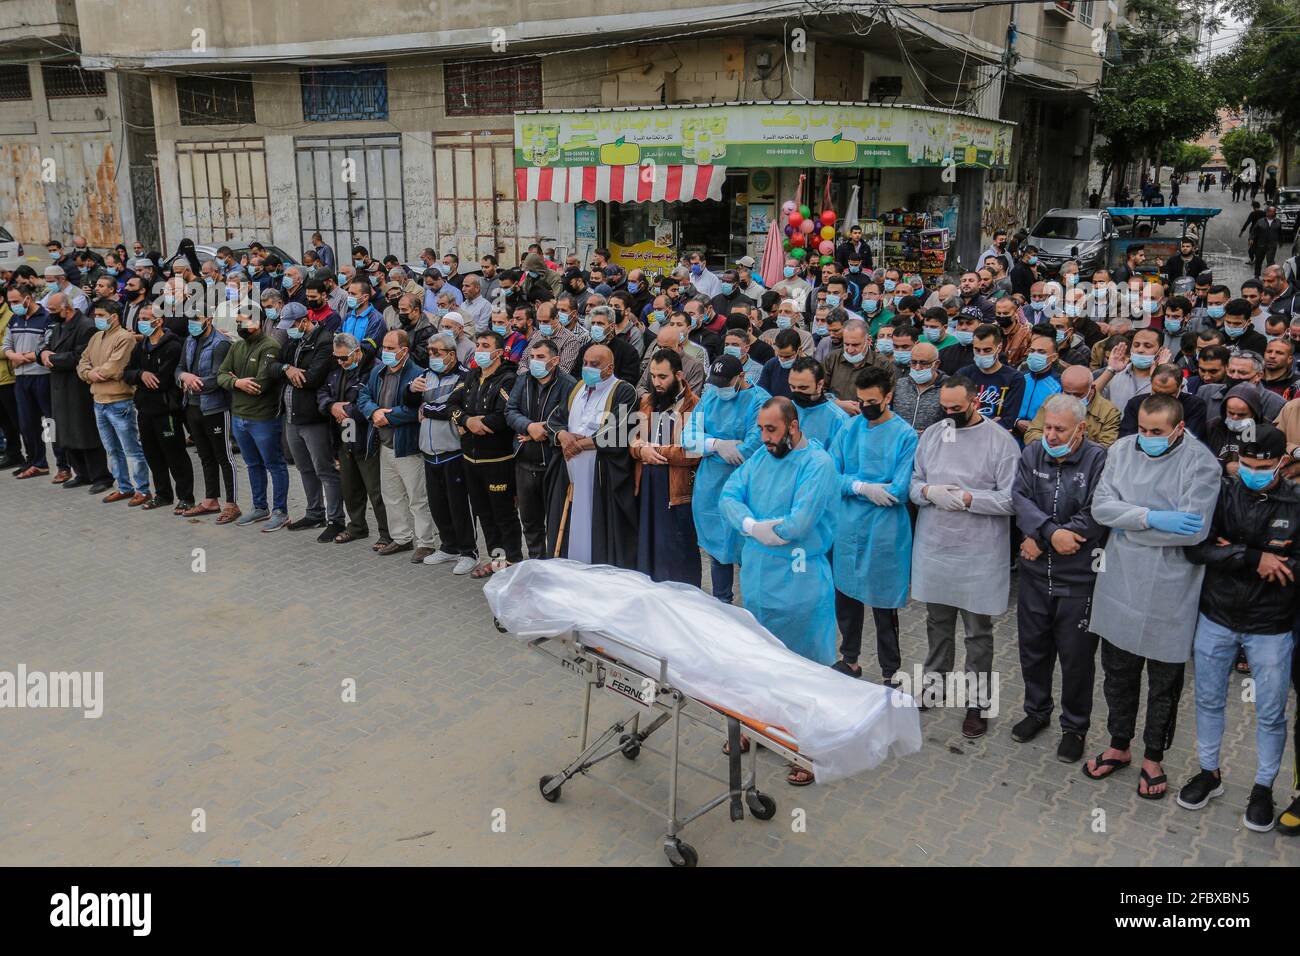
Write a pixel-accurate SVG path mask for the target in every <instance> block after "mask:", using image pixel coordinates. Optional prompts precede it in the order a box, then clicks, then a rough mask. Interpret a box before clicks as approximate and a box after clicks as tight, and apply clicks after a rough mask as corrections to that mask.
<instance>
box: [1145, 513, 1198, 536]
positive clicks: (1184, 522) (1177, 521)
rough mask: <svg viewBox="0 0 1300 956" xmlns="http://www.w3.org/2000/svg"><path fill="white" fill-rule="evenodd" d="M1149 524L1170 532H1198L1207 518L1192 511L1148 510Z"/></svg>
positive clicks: (1158, 529) (1159, 529)
mask: <svg viewBox="0 0 1300 956" xmlns="http://www.w3.org/2000/svg"><path fill="white" fill-rule="evenodd" d="M1147 524H1148V525H1150V526H1151V527H1153V528H1155V529H1156V530H1157V531H1165V532H1167V533H1169V534H1188V535H1190V534H1196V532H1198V531H1200V530H1201V526H1202V525H1204V524H1205V519H1204V518H1202V517H1201V516H1200V515H1198V514H1192V513H1191V512H1190V511H1148V512H1147Z"/></svg>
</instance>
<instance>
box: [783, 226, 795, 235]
mask: <svg viewBox="0 0 1300 956" xmlns="http://www.w3.org/2000/svg"><path fill="white" fill-rule="evenodd" d="M785 234H786V236H793V235H794V226H786V227H785Z"/></svg>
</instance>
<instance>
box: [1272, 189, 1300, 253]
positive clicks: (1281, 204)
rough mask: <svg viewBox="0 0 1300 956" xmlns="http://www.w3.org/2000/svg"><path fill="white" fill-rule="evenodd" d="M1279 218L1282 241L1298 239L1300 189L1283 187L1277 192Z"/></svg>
mask: <svg viewBox="0 0 1300 956" xmlns="http://www.w3.org/2000/svg"><path fill="white" fill-rule="evenodd" d="M1277 218H1278V220H1279V221H1280V222H1281V223H1282V241H1283V242H1288V241H1290V240H1292V239H1295V238H1296V220H1297V219H1298V218H1300V187H1296V186H1283V187H1282V188H1281V189H1279V190H1278V191H1277Z"/></svg>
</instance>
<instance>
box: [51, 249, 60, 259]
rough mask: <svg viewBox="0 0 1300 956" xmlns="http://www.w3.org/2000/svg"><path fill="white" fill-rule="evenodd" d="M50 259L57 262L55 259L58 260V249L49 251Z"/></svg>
mask: <svg viewBox="0 0 1300 956" xmlns="http://www.w3.org/2000/svg"><path fill="white" fill-rule="evenodd" d="M50 258H51V259H55V260H57V259H58V258H59V250H58V249H51V250H50Z"/></svg>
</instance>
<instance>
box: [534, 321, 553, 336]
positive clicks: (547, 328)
mask: <svg viewBox="0 0 1300 956" xmlns="http://www.w3.org/2000/svg"><path fill="white" fill-rule="evenodd" d="M537 331H538V332H541V333H542V334H543V335H546V336H551V335H554V334H555V327H554V326H553V325H551V323H550V322H542V323H540V324H539V325H538V326H537Z"/></svg>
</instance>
